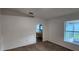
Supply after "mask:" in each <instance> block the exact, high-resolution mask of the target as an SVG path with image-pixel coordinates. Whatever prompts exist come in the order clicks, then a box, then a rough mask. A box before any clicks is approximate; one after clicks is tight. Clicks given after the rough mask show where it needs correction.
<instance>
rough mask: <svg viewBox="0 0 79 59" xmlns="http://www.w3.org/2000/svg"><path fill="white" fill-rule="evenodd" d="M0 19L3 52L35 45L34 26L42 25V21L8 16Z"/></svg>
mask: <svg viewBox="0 0 79 59" xmlns="http://www.w3.org/2000/svg"><path fill="white" fill-rule="evenodd" d="M2 18H3V19H1V29H2V30H1V31H0V32H2V34H1V35H2V37H3V44H2V46H3V48H2V49H3V50H7V49H12V48H16V47H20V46H25V45H29V44H33V43H36V32H35V30H36V25H37V24H40V23H41V24H43V20H42V19H37V18H29V17H21V16H20V17H19V16H9V15H2Z"/></svg>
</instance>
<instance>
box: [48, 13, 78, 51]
mask: <svg viewBox="0 0 79 59" xmlns="http://www.w3.org/2000/svg"><path fill="white" fill-rule="evenodd" d="M68 20H79V12H77V13H73V14H69V15H64V16H61V17H57V18H54V19H51V20H49V21H48V38H49V39H48V41H51V42H53V43H56V44H59V45H61V46H64V47H66V48H69V49H72V50H79V45H75V44H71V43H67V42H64V22H65V21H68Z"/></svg>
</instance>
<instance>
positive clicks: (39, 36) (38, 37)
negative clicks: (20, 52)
mask: <svg viewBox="0 0 79 59" xmlns="http://www.w3.org/2000/svg"><path fill="white" fill-rule="evenodd" d="M42 41H43V25H42V24H38V25H37V26H36V42H42Z"/></svg>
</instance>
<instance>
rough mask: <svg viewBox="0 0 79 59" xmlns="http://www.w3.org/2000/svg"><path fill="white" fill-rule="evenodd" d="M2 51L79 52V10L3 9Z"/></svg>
mask: <svg viewBox="0 0 79 59" xmlns="http://www.w3.org/2000/svg"><path fill="white" fill-rule="evenodd" d="M0 51H79V8H0Z"/></svg>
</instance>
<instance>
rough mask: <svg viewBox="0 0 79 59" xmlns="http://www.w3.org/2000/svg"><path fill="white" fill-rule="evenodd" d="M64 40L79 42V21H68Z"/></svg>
mask: <svg viewBox="0 0 79 59" xmlns="http://www.w3.org/2000/svg"><path fill="white" fill-rule="evenodd" d="M64 27H65V31H64V41H67V42H72V43H78V44H79V22H66V23H65V25H64Z"/></svg>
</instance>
